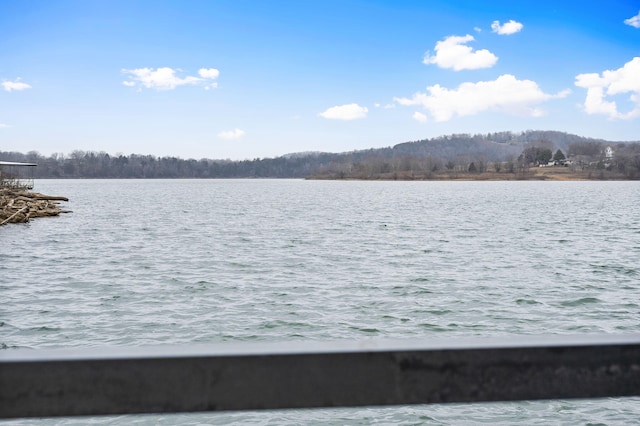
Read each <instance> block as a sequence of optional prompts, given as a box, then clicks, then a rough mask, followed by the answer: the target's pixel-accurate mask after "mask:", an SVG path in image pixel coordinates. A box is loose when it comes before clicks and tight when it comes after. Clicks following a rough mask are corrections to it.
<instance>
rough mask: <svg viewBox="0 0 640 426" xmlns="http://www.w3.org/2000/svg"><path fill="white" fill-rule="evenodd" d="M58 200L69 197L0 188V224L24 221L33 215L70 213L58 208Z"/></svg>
mask: <svg viewBox="0 0 640 426" xmlns="http://www.w3.org/2000/svg"><path fill="white" fill-rule="evenodd" d="M60 201H69V199H68V198H66V197H59V196H50V195H43V194H40V193H37V192H29V191H19V190H13V189H6V188H4V189H0V226H2V225H6V224H7V223H26V222H28V221H29V220H30V219H32V218H34V217H46V216H58V215H59V214H60V213H70V211H69V210H63V209H61V208H60V205H59V204H60Z"/></svg>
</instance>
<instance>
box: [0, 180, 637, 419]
mask: <svg viewBox="0 0 640 426" xmlns="http://www.w3.org/2000/svg"><path fill="white" fill-rule="evenodd" d="M35 190H36V191H39V192H43V193H46V194H49V195H64V196H67V197H69V198H70V201H69V203H65V205H66V207H67V208H69V209H71V210H73V213H71V214H66V215H62V216H60V217H57V218H46V219H37V220H33V221H32V222H31V223H29V224H26V225H11V226H5V227H2V228H0V241H1V242H2V245H3V249H2V251H1V252H0V292H1V294H2V308H1V309H0V345H1V346H2V348H3V349H4V350H11V349H12V348H34V349H40V348H53V347H89V346H114V345H118V346H121V345H128V346H131V345H150V344H153V345H157V344H180V343H205V342H206V343H215V342H225V341H275V342H277V341H292V340H295V341H308V340H340V339H360V340H361V339H376V338H384V339H388V338H393V339H402V338H411V339H415V338H425V339H428V338H429V337H430V336H437V337H452V338H455V337H468V336H498V335H500V336H504V335H530V334H580V333H636V332H638V331H639V329H640V213H639V212H640V185H639V184H638V183H637V182H322V181H299V180H75V181H72V180H49V181H47V180H43V181H39V182H37V187H36V188H35ZM638 418H640V401H639V400H638V399H607V400H594V401H577V402H576V401H572V402H567V401H550V402H527V403H508V404H507V403H505V404H469V405H434V406H413V407H391V408H382V409H371V408H366V409H365V408H362V409H342V410H302V411H275V412H261V413H254V412H247V413H235V414H217V413H214V414H193V415H170V416H125V417H102V418H96V419H86V418H84V419H56V420H33V421H31V422H32V423H36V424H41V423H53V424H59V423H60V424H86V423H87V422H90V423H99V424H102V423H106V424H228V423H235V424H269V425H271V424H274V425H276V424H323V425H324V424H390V425H391V424H412V425H415V424H468V423H497V424H512V423H514V422H516V421H519V422H524V423H528V424H550V423H551V424H589V423H591V424H625V423H630V422H631V423H632V422H635V421H637V419H638Z"/></svg>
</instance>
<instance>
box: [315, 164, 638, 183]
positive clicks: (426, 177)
mask: <svg viewBox="0 0 640 426" xmlns="http://www.w3.org/2000/svg"><path fill="white" fill-rule="evenodd" d="M306 179H307V180H385V181H525V180H529V181H633V180H638V179H630V178H628V177H625V176H624V175H622V174H620V173H615V172H611V171H607V170H571V169H567V168H559V167H531V168H529V169H527V170H525V171H516V172H495V171H491V172H489V171H487V172H467V171H439V172H391V173H373V174H370V175H364V174H361V175H357V174H353V175H339V174H326V175H315V176H309V177H307V178H306Z"/></svg>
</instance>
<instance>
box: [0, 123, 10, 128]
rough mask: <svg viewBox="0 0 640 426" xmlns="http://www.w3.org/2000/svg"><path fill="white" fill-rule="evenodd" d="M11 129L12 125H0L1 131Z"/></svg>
mask: <svg viewBox="0 0 640 426" xmlns="http://www.w3.org/2000/svg"><path fill="white" fill-rule="evenodd" d="M9 127H11V125H9V124H4V123H0V129H8V128H9Z"/></svg>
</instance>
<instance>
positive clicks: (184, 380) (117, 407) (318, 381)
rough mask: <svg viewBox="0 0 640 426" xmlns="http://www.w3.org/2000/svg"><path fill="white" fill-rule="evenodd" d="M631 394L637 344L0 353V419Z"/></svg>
mask: <svg viewBox="0 0 640 426" xmlns="http://www.w3.org/2000/svg"><path fill="white" fill-rule="evenodd" d="M625 396H640V334H639V335H604V336H601V335H597V336H596V335H584V336H552V337H528V336H519V337H509V338H500V339H464V340H446V341H445V340H424V341H386V342H376V341H362V342H329V343H327V342H310V343H304V344H297V343H277V344H273V343H265V344H222V345H206V346H191V347H158V348H144V347H133V348H108V349H100V348H92V349H71V350H37V351H36V350H2V351H0V418H5V419H6V418H19V417H52V416H78V415H106V414H132V413H178V412H196V411H221V410H258V409H283V408H314V407H316V408H317V407H348V406H379V405H396V404H402V405H406V404H428V403H447V402H483V401H515V400H536V399H568V398H600V397H625Z"/></svg>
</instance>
